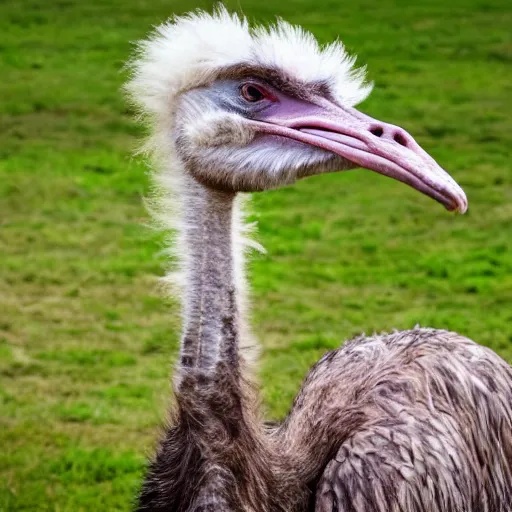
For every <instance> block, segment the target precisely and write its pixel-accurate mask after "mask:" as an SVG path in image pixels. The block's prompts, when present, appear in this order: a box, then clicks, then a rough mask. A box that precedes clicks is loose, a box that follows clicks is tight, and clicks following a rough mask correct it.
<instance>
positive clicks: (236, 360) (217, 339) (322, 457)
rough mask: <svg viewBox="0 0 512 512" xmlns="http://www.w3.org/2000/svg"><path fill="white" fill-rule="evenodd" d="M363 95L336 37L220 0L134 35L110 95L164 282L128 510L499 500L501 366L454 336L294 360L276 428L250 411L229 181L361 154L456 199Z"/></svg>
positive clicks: (389, 172)
mask: <svg viewBox="0 0 512 512" xmlns="http://www.w3.org/2000/svg"><path fill="white" fill-rule="evenodd" d="M370 89H371V86H370V85H369V84H368V83H366V82H365V79H364V73H363V71H362V70H355V69H354V59H352V58H351V57H349V56H347V54H346V53H345V51H344V49H343V46H342V45H341V44H340V43H333V44H330V45H328V46H324V47H320V46H319V45H318V43H317V42H316V40H315V39H314V38H313V36H312V35H310V34H309V33H306V32H305V31H303V30H302V29H301V28H299V27H294V26H291V25H289V24H287V23H285V22H284V21H278V22H277V24H276V25H273V26H271V27H270V28H262V27H250V26H249V25H248V23H247V21H246V19H245V18H243V17H240V16H237V15H232V14H229V13H228V12H227V11H226V10H225V9H224V8H222V7H220V8H218V9H217V10H216V11H215V12H214V13H213V14H208V13H205V12H201V11H198V12H194V13H192V14H189V15H186V16H183V17H177V18H174V19H173V20H171V21H170V22H168V23H166V24H164V25H162V26H160V27H158V28H157V30H156V32H155V33H154V34H153V35H152V36H151V37H150V38H149V39H147V40H146V41H144V42H142V43H141V44H140V46H139V52H138V54H137V56H136V57H135V59H134V60H133V62H132V76H131V79H130V81H129V83H128V85H127V90H128V91H129V94H130V95H131V98H132V100H133V101H134V102H135V103H136V104H137V105H138V107H139V108H140V111H141V113H142V114H143V115H145V116H146V119H147V120H148V122H149V126H150V130H151V137H150V139H149V142H148V144H147V150H148V151H149V152H150V153H151V154H152V156H153V157H154V158H155V161H156V166H155V168H156V169H157V171H156V172H155V179H156V181H155V183H156V186H155V189H156V191H157V193H156V198H157V201H156V204H157V207H156V208H153V210H155V212H156V217H157V218H158V219H160V221H161V222H162V223H163V224H164V225H165V226H166V227H168V228H171V229H172V230H173V232H174V233H175V234H176V238H177V239H176V244H175V246H176V248H177V249H176V257H177V260H178V264H179V266H180V269H181V271H182V272H181V273H182V275H183V276H184V279H183V280H182V281H181V285H182V287H183V315H182V316H183V326H182V335H181V344H180V353H179V357H178V363H177V368H176V370H175V373H174V405H173V407H172V408H171V411H170V414H169V419H168V424H167V426H166V428H165V432H164V433H163V436H162V439H161V441H160V443H159V447H158V449H157V453H156V455H155V456H154V458H153V460H152V462H151V463H150V464H149V467H148V470H147V474H146V477H145V480H144V483H143V485H142V488H141V491H140V495H139V498H138V505H137V510H139V511H154V512H156V511H169V512H171V511H173V512H174V511H176V512H185V511H188V512H192V511H196V512H199V511H203V512H206V511H221V512H228V511H230V512H236V511H253V512H256V511H258V512H299V511H307V510H315V511H317V512H334V511H338V512H341V511H343V512H380V511H382V512H384V511H387V512H394V511H401V512H420V511H428V512H448V511H454V512H455V511H457V512H484V511H487V512H498V511H499V512H505V511H511V510H512V369H511V367H510V366H509V365H508V364H507V363H506V362H505V361H503V360H502V359H501V358H500V357H498V356H497V355H496V354H495V353H494V352H492V351H491V350H489V349H487V348H484V347H481V346H479V345H477V344H476V343H474V342H472V341H471V340H469V339H467V338H464V337H462V336H460V335H458V334H455V333H451V332H447V331H442V330H434V329H424V328H415V329H412V330H409V331H403V332H395V333H393V334H385V335H384V334H383V335H374V336H371V337H360V338H357V339H354V340H352V341H349V342H347V343H345V344H344V345H343V346H342V347H341V348H339V349H337V350H334V351H331V352H328V353H327V354H325V355H324V356H323V357H322V358H321V360H320V361H319V362H318V363H316V364H315V365H314V367H313V368H312V369H311V370H310V372H309V374H308V375H307V377H306V378H305V380H304V382H303V385H302V388H301V390H300V391H299V393H298V395H297V397H296V398H295V400H294V402H293V406H292V408H291V410H290V412H289V414H288V416H287V417H286V418H285V420H284V421H283V422H282V423H280V424H271V423H265V422H264V421H263V420H262V416H261V412H260V407H259V400H258V393H257V386H256V384H255V379H254V378H253V376H252V372H251V368H252V366H253V365H252V361H253V359H254V353H253V352H254V351H253V350H252V348H253V347H254V341H253V339H252V337H251V333H250V329H249V327H248V321H247V310H248V303H247V298H246V297H247V292H246V288H247V287H246V282H245V277H244V263H243V255H244V247H243V239H244V237H245V233H244V229H243V215H242V214H241V211H242V205H241V200H240V193H241V192H255V191H263V190H267V189H271V188H276V187H280V186H283V185H288V184H291V183H293V182H295V181H296V180H297V179H300V178H305V177H308V176H313V175H317V174H321V173H326V172H333V171H339V170H345V169H349V168H353V167H364V168H367V169H370V170H374V171H376V172H378V173H380V174H383V175H386V176H388V177H391V178H394V179H396V180H399V181H401V182H404V183H406V184H408V185H410V186H412V187H414V188H415V189H417V190H418V191H420V192H422V193H424V194H426V195H428V196H430V197H431V198H433V199H435V200H436V201H438V202H440V203H441V204H442V205H444V206H445V207H446V208H447V209H448V210H458V211H460V212H461V213H463V212H464V211H465V210H466V208H467V201H466V197H465V195H464V192H463V191H462V190H461V188H460V187H459V186H458V185H457V184H456V183H455V181H453V180H452V178H451V177H450V176H449V175H448V174H447V173H446V172H445V171H444V170H442V169H441V168H440V167H439V166H438V165H437V164H436V162H434V160H433V159H432V158H431V157H430V156H429V155H428V154H427V153H426V152H425V151H424V150H423V149H422V148H421V147H420V146H419V145H418V144H417V143H416V142H415V140H414V139H413V138H412V137H411V136H410V135H409V134H408V133H407V132H406V131H405V130H403V129H402V128H399V127H397V126H392V125H390V124H387V123H384V122H381V121H378V120H376V119H372V118H371V117H369V116H367V115H364V114H362V113H360V112H359V111H357V110H356V109H355V108H354V105H355V104H357V103H358V102H360V101H362V100H363V99H364V98H365V97H366V96H367V95H368V94H369V93H370Z"/></svg>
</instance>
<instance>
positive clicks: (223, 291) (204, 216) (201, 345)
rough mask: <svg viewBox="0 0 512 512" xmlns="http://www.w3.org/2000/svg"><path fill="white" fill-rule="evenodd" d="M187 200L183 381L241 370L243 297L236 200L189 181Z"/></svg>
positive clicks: (180, 374)
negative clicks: (224, 368)
mask: <svg viewBox="0 0 512 512" xmlns="http://www.w3.org/2000/svg"><path fill="white" fill-rule="evenodd" d="M186 191H187V192H186V196H185V197H183V198H182V209H183V211H182V230H183V232H182V251H183V252H184V255H183V257H184V272H185V275H184V277H185V287H184V293H185V294H184V304H183V331H182V338H181V353H180V366H179V372H178V376H177V377H178V382H179V381H180V379H181V378H182V377H183V376H184V374H185V373H186V372H190V371H199V372H200V373H203V374H206V375H210V376H211V375H212V374H213V373H215V371H216V369H217V366H218V364H219V362H224V363H226V364H227V365H228V367H230V368H233V369H237V368H238V344H239V336H240V327H241V326H240V319H239V309H240V308H239V298H238V293H239V290H237V286H238V285H237V277H238V276H237V274H239V273H240V269H238V270H237V269H236V268H235V260H238V261H237V263H238V264H239V265H241V264H242V261H240V255H237V257H236V258H235V254H234V252H235V249H237V247H236V245H237V244H236V242H235V240H234V236H235V234H236V233H235V232H234V231H235V230H234V229H233V224H234V221H235V217H234V215H235V195H234V194H233V193H230V192H223V191H218V190H212V189H209V188H206V187H204V186H203V185H200V184H199V183H197V182H196V181H195V180H194V179H193V178H189V177H188V178H187V183H186Z"/></svg>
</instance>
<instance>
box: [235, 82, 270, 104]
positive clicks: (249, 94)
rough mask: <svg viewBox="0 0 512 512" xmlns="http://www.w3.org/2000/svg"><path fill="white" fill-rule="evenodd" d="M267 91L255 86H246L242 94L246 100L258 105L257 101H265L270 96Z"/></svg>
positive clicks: (243, 87) (242, 89)
mask: <svg viewBox="0 0 512 512" xmlns="http://www.w3.org/2000/svg"><path fill="white" fill-rule="evenodd" d="M265 92H266V91H265V90H264V89H262V88H260V87H258V86H257V85H253V84H244V85H242V87H241V89H240V93H241V95H242V97H243V98H244V100H246V101H250V102H251V103H256V102H257V101H261V100H264V99H265V98H266V97H267V96H268V95H267V94H265Z"/></svg>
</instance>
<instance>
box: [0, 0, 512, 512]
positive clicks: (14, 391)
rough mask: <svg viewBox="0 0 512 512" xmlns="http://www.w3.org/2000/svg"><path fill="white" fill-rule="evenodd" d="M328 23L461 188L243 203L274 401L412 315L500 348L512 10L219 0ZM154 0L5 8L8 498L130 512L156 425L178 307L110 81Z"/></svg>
mask: <svg viewBox="0 0 512 512" xmlns="http://www.w3.org/2000/svg"><path fill="white" fill-rule="evenodd" d="M228 5H229V6H230V7H232V8H235V9H236V8H239V6H240V5H242V7H243V9H244V12H245V13H246V14H247V15H248V16H249V18H250V19H257V20H271V19H273V18H274V16H275V15H276V14H279V15H281V16H283V17H285V18H287V19H289V20H290V21H292V22H297V23H301V24H303V25H305V26H306V27H307V28H309V29H311V30H312V31H314V33H315V34H317V36H318V37H319V38H320V39H321V40H322V41H327V40H329V39H331V38H333V37H334V36H336V35H337V34H340V35H341V37H342V39H343V40H344V41H345V43H346V45H347V47H348V48H349V49H350V50H352V51H356V52H358V53H359V55H360V62H361V63H366V64H368V67H369V72H370V78H371V79H373V80H374V81H375V82H376V88H375V91H374V93H373V94H372V96H371V98H370V99H369V100H368V101H367V102H365V103H364V104H363V106H362V109H363V110H364V111H366V112H368V113H370V114H371V115H374V116H376V117H381V118H383V119H385V120H387V121H390V122H394V123H398V124H402V125H403V126H404V127H405V128H406V129H408V130H409V131H411V132H412V133H413V134H414V135H415V136H416V137H417V139H418V140H419V141H420V143H422V144H423V145H424V147H426V149H427V150H428V151H430V152H431V153H432V154H433V155H434V156H435V157H436V158H437V159H438V160H439V161H440V162H441V163H442V165H443V166H444V167H445V168H446V169H447V170H449V171H450V172H451V173H452V175H453V176H454V177H455V178H456V179H457V180H458V181H459V183H460V184H461V185H462V186H463V187H464V188H465V190H466V192H467V194H468V197H469V202H470V210H469V213H468V214H467V215H466V216H464V217H461V216H454V215H449V214H448V213H446V212H444V211H443V209H442V208H441V207H440V206H439V205H437V204H436V203H434V202H433V201H431V200H429V199H427V198H425V197H423V196H420V195H419V194H417V193H415V192H414V191H412V190H411V189H409V188H407V187H405V186H404V185H401V184H398V183H395V182H392V181H391V180H386V179H384V178H381V177H379V176H377V175H376V174H373V173H369V172H363V171H361V172H359V171H358V172H352V173H346V174H334V175H330V176H323V177H319V178H314V179H311V180H309V181H305V182H302V183H300V184H298V185H297V186H294V187H290V188H287V189H284V190H281V191H277V192H271V193H267V194H264V195H257V196H256V197H255V198H254V210H255V212H256V213H255V218H256V220H258V223H259V240H260V241H261V242H262V243H263V245H264V246H265V247H266V248H267V250H268V254H267V255H265V256H262V255H257V256H255V257H254V259H253V262H252V264H251V271H250V272H251V276H252V281H253V283H254V293H253V299H254V300H253V301H254V315H253V319H254V327H255V330H256V332H257V333H258V335H259V337H260V339H261V342H262V344H263V348H264V349H263V357H262V364H261V380H262V382H263V392H264V398H265V406H266V408H267V410H268V416H269V417H273V418H279V417H282V416H283V415H284V414H285V412H286V410H287V408H288V407H289V405H290V402H291V399H292V397H293V395H294V394H295V392H296V390H297V389H298V386H299V383H300V381H301V378H302V377H303V375H304V374H305V372H306V371H307V368H308V367H309V366H310V365H311V363H312V362H313V361H315V360H316V359H317V358H318V357H319V356H320V355H321V354H322V353H323V352H324V351H325V350H326V349H329V348H333V347H337V346H338V345H339V344H340V342H341V341H342V340H343V339H346V338H348V337H351V336H353V335H354V334H356V333H359V332H361V331H366V332H372V331H374V330H377V331H380V330H390V329H392V328H399V329H403V328H409V327H412V326H414V325H415V324H416V323H421V324H422V325H431V326H436V327H440V328H447V329H453V330H456V331H459V332H461V333H464V334H466V335H468V336H470V337H472V338H473V339H475V340H477V341H479V342H481V343H483V344H485V345H488V346H490V347H492V348H493V349H495V350H496V351H497V352H499V353H500V354H501V355H502V356H503V357H505V358H506V359H507V360H509V361H512V150H511V148H512V122H511V119H512V102H511V99H510V98H511V97H512V81H511V76H512V66H511V64H512V41H511V36H510V27H511V26H512V4H510V2H509V1H508V0H494V1H486V0H452V1H451V2H447V1H440V0H418V1H415V2H410V1H409V0H407V1H405V0H379V1H377V0H360V1H352V2H348V1H339V0H316V1H312V0H291V1H287V2H280V3H279V6H277V5H274V3H273V2H256V1H254V0H250V1H249V0H245V1H244V2H240V1H237V2H229V3H228ZM196 6H201V7H207V8H209V7H211V3H205V2H200V3H191V2H186V1H174V2H172V1H169V0H151V1H149V0H147V1H144V0H102V1H100V0H90V1H88V2H83V1H79V0H54V1H51V0H43V1H41V0H37V1H36V0H24V1H23V2H19V1H18V0H4V1H3V2H2V4H1V6H0V20H1V21H0V23H1V25H2V26H1V27H0V28H1V32H2V36H1V40H0V59H1V60H0V76H1V79H0V98H1V101H0V133H1V138H0V222H1V231H0V243H1V245H2V248H1V275H0V287H1V297H0V301H1V303H0V311H1V313H0V314H1V320H0V341H1V345H0V354H1V366H0V370H1V378H2V386H1V396H2V410H1V421H2V425H1V432H0V436H1V439H0V441H1V446H2V448H1V450H0V451H1V455H0V458H1V459H0V472H1V477H0V478H1V482H2V484H1V487H2V489H1V494H0V510H2V511H27V510H33V511H36V510H37V511H45V510H54V511H59V512H62V511H69V512H78V511H89V510H102V511H110V510H128V509H129V508H130V502H131V500H132V499H133V496H134V493H135V492H136V489H137V485H138V482H139V479H140V475H141V471H142V468H143V465H144V461H145V456H146V455H147V454H148V453H150V451H151V448H152V446H153V444H154V441H155V439H156V437H157V435H158V426H159V424H160V422H161V419H162V417H163V416H164V412H165V405H166V402H167V397H168V396H169V375H170V371H171V362H172V361H173V359H174V356H175V353H176V348H177V336H178V329H179V324H178V309H177V305H176V304H175V303H173V302H172V301H167V302H165V301H163V300H162V299H161V298H160V297H159V293H158V289H157V284H156V280H157V277H158V276H160V275H161V274H162V272H163V266H164V262H165V260H164V257H163V256H162V254H161V236H160V235H158V234H157V233H154V232H151V231H150V230H148V229H146V228H145V227H144V224H145V223H146V221H147V214H146V213H145V210H144V208H143V205H142V197H143V196H144V195H145V194H146V193H147V191H148V180H147V175H146V168H145V167H144V165H143V163H142V162H141V161H140V160H138V159H136V158H135V159H134V158H132V157H131V156H130V154H131V151H132V149H133V148H134V147H135V146H136V143H137V140H138V138H139V137H140V136H141V130H140V129H139V128H138V127H137V126H136V125H135V124H134V123H133V121H132V120H131V112H130V110H129V108H127V106H126V105H125V103H124V100H123V98H122V95H121V93H120V91H119V88H120V86H121V84H122V82H123V81H124V80H125V78H126V77H125V74H124V72H123V71H122V66H123V63H124V61H125V60H126V59H127V57H128V56H129V54H130V52H131V50H132V46H131V43H130V42H133V41H135V40H137V39H139V38H140V37H142V36H144V35H145V34H146V33H147V31H148V29H149V28H150V27H151V25H153V24H156V23H158V22H160V21H163V20H164V19H165V18H166V17H168V16H169V15H170V14H172V13H173V12H177V13H180V12H184V11H185V10H189V9H191V8H193V7H196Z"/></svg>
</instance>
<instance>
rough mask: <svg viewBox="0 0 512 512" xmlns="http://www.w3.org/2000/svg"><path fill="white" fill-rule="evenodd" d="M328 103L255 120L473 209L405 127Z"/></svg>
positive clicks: (451, 205) (450, 205)
mask: <svg viewBox="0 0 512 512" xmlns="http://www.w3.org/2000/svg"><path fill="white" fill-rule="evenodd" d="M322 103H323V104H322V105H321V106H318V105H311V108H310V109H309V108H305V109H300V110H299V109H291V110H293V111H292V112H290V111H289V112H287V113H286V115H279V114H278V113H277V112H274V114H273V115H271V116H269V117H267V118H265V119H260V121H255V122H256V123H257V124H258V125H259V127H258V129H259V130H260V131H262V132H265V133H268V134H274V135H279V136H282V137H286V138H289V139H293V140H296V141H300V142H303V143H305V144H309V145H311V146H316V147H318V148H322V149H324V150H326V151H330V152H332V153H335V154H337V155H339V156H341V157H343V158H344V159H346V160H349V161H350V162H352V163H354V164H355V165H356V166H359V167H364V168H366V169H370V170H372V171H376V172H378V173H379V174H383V175H384V176H388V177H390V178H394V179H396V180H398V181H401V182H403V183H406V184H408V185H410V186H411V187H413V188H415V189H416V190H419V191H420V192H422V193H423V194H426V195H427V196H429V197H431V198H433V199H435V200H436V201H438V202H440V203H441V204H443V205H444V206H445V207H446V209H448V210H450V211H452V210H455V211H459V212H460V213H464V212H465V211H466V210H467V207H468V202H467V199H466V195H465V193H464V191H463V190H462V189H461V188H460V187H459V185H458V184H457V183H456V182H455V181H454V180H453V179H452V178H451V176H450V175H449V174H448V173H447V172H446V171H444V170H443V169H442V168H441V167H439V165H438V164H437V163H436V162H435V160H434V159H433V158H432V157H431V156H430V155H429V154H428V153H426V152H425V151H424V150H423V149H422V148H421V147H420V146H419V145H418V143H417V142H416V141H415V140H414V139H413V137H412V136H411V135H409V133H407V132H406V131H405V130H404V129H403V128H400V127H398V126H394V125H391V124H387V123H384V122H382V121H378V120H376V119H373V118H371V117H369V116H367V115H365V114H362V113H361V112H359V111H358V110H356V109H354V108H348V107H340V106H338V105H334V104H332V103H330V102H327V101H325V100H324V101H322ZM297 110H299V112H297ZM304 111H306V112H304ZM308 111H309V112H308ZM299 113H300V114H301V115H297V114H299ZM281 114H282V113H281Z"/></svg>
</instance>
